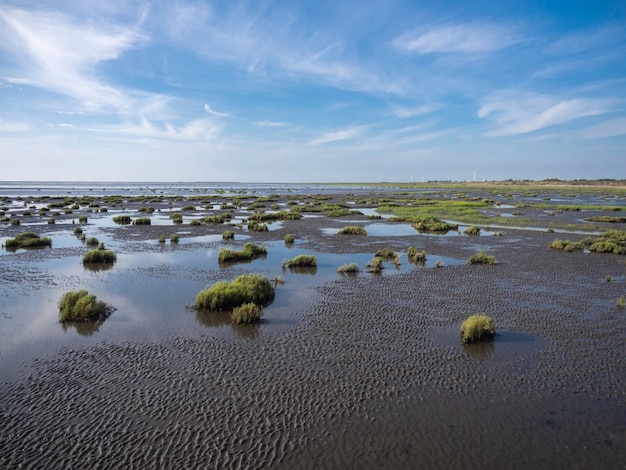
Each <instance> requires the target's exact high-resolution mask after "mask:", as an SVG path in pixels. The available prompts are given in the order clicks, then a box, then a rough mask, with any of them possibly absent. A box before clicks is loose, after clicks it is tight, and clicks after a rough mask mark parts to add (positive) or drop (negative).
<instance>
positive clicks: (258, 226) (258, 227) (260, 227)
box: [248, 220, 269, 232]
mask: <svg viewBox="0 0 626 470" xmlns="http://www.w3.org/2000/svg"><path fill="white" fill-rule="evenodd" d="M248 230H250V231H252V232H267V231H268V230H269V229H268V228H267V224H262V223H259V222H258V221H256V220H248Z"/></svg>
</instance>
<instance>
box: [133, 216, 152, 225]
mask: <svg viewBox="0 0 626 470" xmlns="http://www.w3.org/2000/svg"><path fill="white" fill-rule="evenodd" d="M151 224H152V221H151V220H150V217H139V218H138V219H135V220H133V225H151Z"/></svg>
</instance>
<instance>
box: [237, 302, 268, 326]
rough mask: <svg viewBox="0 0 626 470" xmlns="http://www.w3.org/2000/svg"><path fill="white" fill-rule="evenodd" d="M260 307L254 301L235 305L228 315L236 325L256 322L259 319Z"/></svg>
mask: <svg viewBox="0 0 626 470" xmlns="http://www.w3.org/2000/svg"><path fill="white" fill-rule="evenodd" d="M261 315H262V311H261V307H259V306H258V305H257V304H255V303H254V302H248V303H245V304H243V305H240V306H239V307H235V308H234V309H233V312H232V313H231V315H230V319H231V320H232V322H233V323H236V324H238V325H241V324H246V325H247V324H250V323H256V322H258V321H260V320H261Z"/></svg>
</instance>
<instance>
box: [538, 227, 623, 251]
mask: <svg viewBox="0 0 626 470" xmlns="http://www.w3.org/2000/svg"><path fill="white" fill-rule="evenodd" d="M550 248H552V249H555V250H561V251H566V252H572V251H583V250H584V249H585V248H587V249H588V250H589V251H592V252H595V253H612V254H615V255H625V254H626V231H623V230H609V231H608V232H604V233H601V234H600V235H599V236H598V237H595V238H592V237H587V238H584V239H583V240H580V241H577V242H573V241H570V240H561V239H558V238H557V239H556V240H554V241H553V242H552V243H550Z"/></svg>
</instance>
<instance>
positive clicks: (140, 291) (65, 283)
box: [0, 227, 464, 377]
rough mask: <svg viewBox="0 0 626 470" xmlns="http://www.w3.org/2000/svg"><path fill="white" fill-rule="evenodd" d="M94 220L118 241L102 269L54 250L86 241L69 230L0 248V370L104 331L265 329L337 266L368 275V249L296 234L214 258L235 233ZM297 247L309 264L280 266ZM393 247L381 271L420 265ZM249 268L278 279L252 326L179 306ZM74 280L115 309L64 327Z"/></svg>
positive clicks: (234, 244)
mask: <svg viewBox="0 0 626 470" xmlns="http://www.w3.org/2000/svg"><path fill="white" fill-rule="evenodd" d="M93 228H94V227H92V230H91V231H92V232H95V233H96V235H97V236H98V238H99V239H100V240H106V244H107V245H108V246H111V247H112V248H113V249H118V248H119V249H120V251H118V257H117V261H116V262H115V263H114V264H113V265H112V266H110V267H109V268H110V269H106V270H89V269H86V268H85V267H84V266H83V264H82V259H81V256H80V252H78V253H77V254H76V255H73V254H72V255H67V254H63V252H62V250H68V249H70V250H71V249H74V248H80V247H83V246H84V245H83V244H82V242H80V241H79V240H78V239H77V237H76V236H75V235H74V234H73V233H72V231H69V230H68V231H63V232H53V233H51V234H50V235H51V236H52V238H53V248H52V252H50V251H47V253H48V255H50V254H51V253H52V254H54V253H59V255H58V256H46V257H42V258H44V259H43V260H41V259H42V258H38V257H36V256H19V253H17V254H16V256H14V257H12V256H11V255H12V254H9V255H8V256H3V257H2V263H14V264H13V265H12V267H13V268H17V267H18V266H19V269H13V270H11V273H12V274H11V276H9V277H8V278H7V280H6V281H5V282H3V283H2V285H0V371H1V373H2V376H3V377H4V376H10V375H12V374H16V373H18V371H19V367H20V364H27V363H30V360H31V359H32V358H34V357H40V356H43V355H45V354H46V353H48V352H52V351H56V350H59V349H62V348H76V347H80V346H81V345H86V344H94V343H98V342H103V341H104V342H106V341H126V340H127V341H134V342H141V341H158V340H159V339H160V338H163V337H168V336H185V337H192V338H193V337H198V336H199V335H200V336H202V335H228V336H235V337H246V338H255V337H258V336H259V335H264V334H273V332H278V331H280V329H281V328H284V327H285V326H288V325H290V324H293V323H294V322H296V321H297V320H298V318H299V315H301V313H302V312H301V308H302V306H303V305H305V304H306V302H305V300H306V298H307V296H309V295H310V292H311V291H310V290H309V288H312V287H314V286H316V285H319V284H321V283H323V282H326V281H329V280H332V279H336V278H338V276H339V274H338V273H337V268H338V267H339V266H341V265H343V264H349V263H357V264H358V265H359V267H360V269H361V273H360V274H359V275H361V276H370V275H372V274H370V273H368V272H367V269H366V264H367V263H368V262H369V261H371V260H372V258H373V253H357V254H347V255H339V254H328V253H319V252H313V251H309V250H304V249H303V248H302V247H301V246H300V245H299V244H298V243H296V244H294V245H292V246H291V247H288V246H286V245H285V244H284V242H282V241H277V242H271V243H268V244H267V245H266V246H267V249H268V254H267V256H266V257H263V258H259V259H256V260H253V261H251V262H249V263H234V264H229V265H223V266H220V265H219V264H218V261H217V255H218V252H219V248H220V247H222V246H223V247H227V248H230V249H235V250H238V249H241V247H242V245H243V236H240V237H239V236H238V238H237V240H235V241H228V242H225V241H223V240H221V235H204V236H201V237H184V238H181V242H182V243H181V245H182V246H177V245H175V244H171V243H169V242H167V243H166V244H159V243H157V242H156V241H149V242H124V246H121V243H120V242H115V241H114V240H112V239H108V238H106V237H104V236H103V234H102V233H97V231H96V230H93ZM85 231H88V230H85ZM90 235H91V234H88V236H90ZM183 241H184V242H183ZM132 244H136V246H139V245H140V244H142V245H143V246H142V249H144V250H145V248H146V246H149V251H138V250H131V251H130V252H129V250H128V249H124V248H128V246H129V245H132ZM85 249H87V248H85ZM48 250H50V249H48ZM55 250H56V251H55ZM3 251H5V252H6V250H3ZM18 251H19V250H18ZM74 252H75V251H72V253H74ZM299 254H312V255H315V256H316V257H317V262H318V266H317V269H316V270H315V271H314V273H313V272H311V271H304V272H299V271H297V270H289V269H283V267H282V261H283V259H285V258H293V257H295V256H297V255H299ZM26 255H28V254H26ZM400 255H401V263H400V265H399V266H394V265H393V263H385V269H384V270H383V273H382V275H383V276H388V275H394V274H396V273H401V272H407V271H409V270H411V269H422V268H423V267H421V266H416V265H413V264H411V263H409V262H408V259H407V257H406V253H400ZM438 260H441V261H442V262H443V265H451V264H460V263H464V261H462V260H454V259H448V258H445V257H439V256H436V255H430V256H428V258H427V262H426V264H425V266H424V267H426V268H428V267H432V266H434V264H435V263H436V262H437V261H438ZM250 272H260V273H263V274H265V275H267V276H268V278H270V279H273V278H274V277H276V276H280V278H282V280H283V281H284V284H282V285H278V286H277V290H276V297H275V300H274V302H273V303H272V304H271V305H269V306H268V307H266V308H265V309H264V320H265V321H264V323H263V324H261V325H258V326H257V327H254V328H255V329H254V331H248V330H247V329H246V328H233V327H232V326H231V325H230V324H228V322H226V324H222V323H220V322H217V324H218V325H217V326H215V327H208V326H207V325H208V324H211V320H210V319H207V318H204V317H201V318H202V319H203V321H200V320H199V317H198V316H197V315H196V313H195V312H193V311H190V310H189V309H187V308H186V306H187V305H189V304H193V302H194V300H195V296H196V294H197V293H198V292H200V291H201V290H202V289H203V288H205V287H206V286H208V285H211V284H213V283H214V282H215V281H216V280H228V281H230V280H232V279H234V278H235V277H237V276H238V275H240V274H245V273H250ZM79 289H88V290H89V291H90V292H91V293H93V294H95V295H96V296H98V298H99V299H100V300H104V301H106V302H107V303H109V304H110V305H112V306H113V307H114V308H115V309H116V310H115V311H114V312H113V314H112V315H111V316H110V317H109V318H108V319H107V320H106V321H104V322H102V323H101V324H99V325H97V328H92V329H89V328H87V329H85V328H75V327H72V326H69V327H66V328H63V327H62V325H61V324H59V323H58V307H57V302H58V300H59V299H60V298H61V296H62V295H63V293H64V292H66V291H68V290H79Z"/></svg>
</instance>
